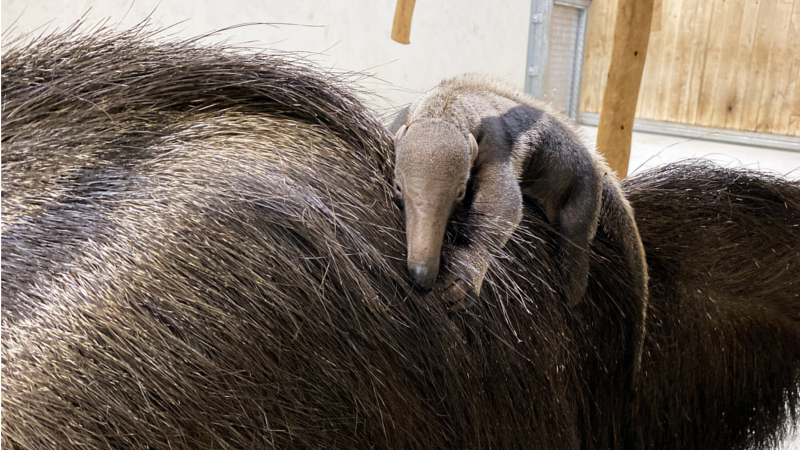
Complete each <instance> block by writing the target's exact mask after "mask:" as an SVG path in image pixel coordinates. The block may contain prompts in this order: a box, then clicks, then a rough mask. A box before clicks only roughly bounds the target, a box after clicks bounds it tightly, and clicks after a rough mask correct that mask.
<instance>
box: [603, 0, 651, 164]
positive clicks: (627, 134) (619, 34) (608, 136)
mask: <svg viewBox="0 0 800 450" xmlns="http://www.w3.org/2000/svg"><path fill="white" fill-rule="evenodd" d="M652 17H653V0H619V6H618V9H617V20H616V23H615V25H614V44H613V47H612V50H611V64H610V66H609V68H608V80H607V81H606V89H605V91H604V92H603V104H602V107H601V109H600V124H599V125H598V130H597V149H598V150H599V151H600V152H601V153H603V154H604V155H605V157H606V160H607V161H608V164H609V165H610V166H611V168H612V169H613V170H614V171H615V172H617V175H619V176H620V178H624V177H625V176H626V175H627V174H628V161H629V160H630V156H631V134H632V133H633V118H634V116H635V115H636V101H637V100H638V98H639V85H640V84H641V82H642V72H643V71H644V61H645V56H647V41H648V40H649V39H650V23H651V20H652Z"/></svg>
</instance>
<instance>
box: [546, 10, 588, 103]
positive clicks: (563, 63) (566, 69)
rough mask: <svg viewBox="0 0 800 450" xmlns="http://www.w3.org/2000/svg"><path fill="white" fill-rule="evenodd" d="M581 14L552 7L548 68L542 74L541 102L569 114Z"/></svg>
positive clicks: (576, 11) (577, 11)
mask: <svg viewBox="0 0 800 450" xmlns="http://www.w3.org/2000/svg"><path fill="white" fill-rule="evenodd" d="M581 13H582V11H581V10H579V9H578V8H573V7H571V6H563V5H558V4H556V5H553V12H552V16H551V19H550V30H549V31H550V32H549V36H548V41H549V46H548V47H549V48H548V51H547V65H546V67H545V70H544V73H543V74H542V94H541V95H542V99H543V100H545V101H548V102H552V103H553V105H555V106H556V107H558V108H559V109H561V110H563V111H565V112H570V110H571V102H572V101H573V92H572V91H573V87H574V86H575V84H576V83H575V77H576V76H577V73H576V72H577V71H576V70H575V63H576V57H577V56H578V52H577V50H578V44H579V42H578V40H579V31H580V24H581Z"/></svg>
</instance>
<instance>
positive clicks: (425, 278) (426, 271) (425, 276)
mask: <svg viewBox="0 0 800 450" xmlns="http://www.w3.org/2000/svg"><path fill="white" fill-rule="evenodd" d="M408 273H409V274H410V275H411V279H412V280H413V281H414V283H415V284H416V285H417V286H419V287H421V288H423V289H430V288H432V287H433V284H434V283H435V282H436V276H437V275H438V274H439V261H419V262H416V261H408Z"/></svg>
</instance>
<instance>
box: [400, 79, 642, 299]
mask: <svg viewBox="0 0 800 450" xmlns="http://www.w3.org/2000/svg"><path fill="white" fill-rule="evenodd" d="M389 130H390V131H391V132H392V133H394V135H395V146H396V156H395V158H396V164H395V172H394V185H395V191H396V195H397V196H398V198H400V199H401V200H402V201H403V203H404V206H405V216H406V239H407V242H408V254H407V263H408V270H409V273H410V275H411V278H412V279H413V280H414V282H415V283H416V284H417V285H419V286H421V287H423V288H431V287H432V286H433V285H434V282H435V280H436V277H437V275H438V272H439V262H440V252H441V248H442V240H443V237H444V234H445V227H446V224H447V220H448V217H449V216H450V214H451V212H452V210H453V207H454V206H455V205H456V204H457V203H459V202H461V201H462V200H464V198H465V196H466V193H467V182H468V181H470V179H471V181H472V186H473V191H474V193H473V196H472V201H471V212H473V213H474V214H473V215H472V217H473V218H474V220H475V225H476V228H477V229H478V230H486V231H485V232H484V234H487V235H488V239H486V240H484V241H481V240H480V239H473V240H472V242H470V243H469V244H467V245H464V246H461V247H460V248H459V249H458V251H457V252H456V253H455V255H454V257H453V258H452V259H453V261H452V262H453V265H454V267H453V271H454V272H455V273H457V274H458V276H457V277H455V278H454V279H453V280H450V281H449V282H446V283H447V284H449V287H448V291H449V292H448V295H446V296H445V298H447V299H450V300H456V299H458V298H460V297H461V296H462V295H463V294H464V293H466V292H467V291H468V290H472V291H473V292H474V293H475V294H476V296H477V295H478V294H479V293H480V288H481V284H482V282H483V278H484V276H485V275H486V271H487V269H488V268H489V263H490V257H489V253H488V251H487V247H488V246H491V245H492V244H494V245H499V246H503V245H505V243H506V242H507V241H508V239H509V237H510V236H511V234H512V233H513V232H514V230H515V229H516V228H517V226H518V225H519V223H520V220H521V218H522V202H523V195H525V196H528V197H530V198H532V199H534V200H536V201H537V202H539V203H540V204H541V206H542V207H543V209H544V211H545V213H546V215H547V218H548V220H549V221H550V223H551V224H553V225H554V226H555V227H556V229H557V230H558V231H559V232H560V235H561V239H560V245H559V247H560V258H559V260H560V261H559V262H560V265H561V268H562V272H563V276H564V278H565V281H566V282H565V295H566V297H567V298H568V299H569V300H570V301H573V302H574V301H577V300H580V298H581V297H582V296H583V294H584V292H585V290H586V283H587V279H588V276H589V253H588V248H589V245H590V244H591V242H592V239H593V238H594V236H595V232H596V231H597V227H598V223H599V222H602V223H603V226H604V227H606V228H607V229H608V230H609V231H610V232H611V235H612V236H613V237H614V238H615V239H616V240H617V243H618V244H619V245H620V247H621V250H622V252H623V254H624V256H625V259H626V261H627V263H628V265H629V267H630V269H631V271H632V272H631V273H633V274H636V275H635V279H632V280H631V283H633V285H635V292H636V294H637V295H638V296H639V297H640V301H641V302H642V305H644V304H646V296H647V270H646V263H645V260H644V251H643V249H642V243H641V239H640V238H639V233H638V231H637V229H636V223H635V221H634V218H633V213H632V210H631V208H630V205H629V204H628V202H627V200H626V199H625V198H624V196H623V195H622V194H621V192H620V188H619V185H618V183H617V180H616V178H615V177H614V175H613V174H612V173H611V171H610V170H609V168H608V166H607V165H606V164H605V161H604V160H603V159H602V157H601V156H599V155H598V154H597V153H596V152H594V151H592V150H591V149H590V148H589V147H588V146H586V145H585V144H584V143H583V142H582V141H581V139H580V137H579V135H578V134H577V133H576V131H575V129H574V128H573V126H572V125H571V124H570V123H569V120H568V119H566V118H565V117H562V116H561V115H560V114H558V113H556V112H555V111H553V110H552V109H551V108H549V107H548V106H547V105H544V104H542V103H540V102H537V101H536V100H534V99H533V98H531V97H529V96H527V95H525V94H524V93H521V92H517V91H515V90H513V89H511V88H509V87H507V86H504V85H503V84H501V83H499V82H497V81H494V80H491V79H488V78H485V77H481V76H478V75H471V74H468V75H462V76H459V77H456V78H454V79H451V80H447V81H444V82H442V83H441V84H440V85H438V86H437V87H435V88H433V89H431V90H430V91H428V92H426V93H425V94H423V95H422V96H421V97H420V98H418V99H417V100H416V101H414V102H413V103H412V104H411V105H410V106H409V107H408V108H407V109H406V110H404V111H402V112H401V114H400V115H399V116H398V117H397V118H396V119H395V121H394V122H393V123H392V125H391V126H390V127H389ZM487 241H488V242H491V243H488V242H487ZM487 244H488V245H487ZM450 283H452V284H450ZM642 311H644V308H643V309H642Z"/></svg>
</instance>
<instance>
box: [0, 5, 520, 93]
mask: <svg viewBox="0 0 800 450" xmlns="http://www.w3.org/2000/svg"><path fill="white" fill-rule="evenodd" d="M530 7H531V2H530V0H492V1H482V0H419V1H418V2H417V4H416V8H415V11H414V21H413V24H412V28H411V44H410V45H401V44H398V43H396V42H394V41H392V40H391V39H390V38H389V36H390V34H391V27H392V20H393V17H394V8H395V0H338V1H323V0H316V1H315V0H238V1H213V0H195V1H193V2H192V1H186V0H135V1H134V0H116V1H115V0H33V1H31V0H28V1H26V0H2V31H3V33H5V32H6V30H8V29H9V28H10V27H11V25H12V23H14V22H15V21H16V24H15V28H16V30H12V31H13V32H15V33H19V32H26V31H30V30H34V29H36V28H37V27H41V26H43V25H45V24H48V23H49V25H48V27H49V29H53V28H55V27H60V28H63V27H65V26H67V25H69V24H71V23H73V22H75V21H76V20H78V19H79V18H80V17H81V16H82V15H83V14H84V13H86V11H88V10H89V9H90V8H91V11H89V13H88V17H89V22H90V23H96V22H98V21H99V20H101V19H104V18H107V17H110V18H111V19H112V20H111V22H112V23H120V26H121V28H128V27H131V26H132V25H135V24H136V23H138V22H140V21H141V20H143V19H144V18H145V17H146V16H148V15H149V14H150V13H153V19H154V20H153V21H154V23H155V24H156V25H160V26H167V25H172V24H175V23H177V22H180V21H184V20H186V22H184V23H182V24H180V25H178V26H177V28H175V29H174V30H175V31H176V32H177V34H178V36H179V37H193V36H196V35H200V34H203V33H207V32H209V31H212V30H217V29H220V28H224V27H228V26H232V25H237V24H241V23H248V22H273V23H275V22H281V23H292V24H303V25H316V26H317V27H305V26H294V25H280V26H278V27H277V28H276V27H270V26H265V25H256V26H249V27H245V28H239V29H236V30H232V31H227V32H224V33H223V34H222V35H221V36H218V37H215V38H213V39H215V40H219V39H221V38H223V37H225V38H229V39H230V42H232V43H247V42H249V41H250V42H251V43H250V44H249V45H258V46H261V47H268V48H273V49H278V50H292V51H303V52H316V53H319V52H324V55H317V56H314V57H313V59H314V61H316V62H317V63H318V64H319V65H320V66H322V67H326V68H327V67H335V68H338V69H344V70H351V71H367V72H369V73H373V74H374V75H375V76H376V77H377V78H378V79H379V80H382V81H379V80H372V81H369V80H366V81H365V82H364V85H365V86H366V87H367V88H369V89H371V90H374V91H377V93H378V94H380V95H382V96H384V97H386V98H387V99H388V100H389V102H390V103H391V104H393V105H394V106H402V105H403V104H406V103H409V102H410V101H411V100H413V99H414V98H415V97H416V96H417V95H419V93H420V92H422V91H425V90H427V89H429V88H431V87H433V86H434V85H436V84H437V83H438V82H439V81H441V80H442V79H443V78H446V77H450V76H453V75H457V74H459V73H463V72H468V71H476V72H482V73H487V74H489V75H492V76H494V77H497V78H500V79H503V80H505V81H506V82H508V83H510V84H511V85H512V86H515V87H518V88H520V89H522V88H523V87H524V84H525V62H526V57H527V45H528V26H529V21H528V16H529V15H530ZM187 19H188V20H187ZM12 34H13V33H12ZM6 38H7V37H6ZM4 40H5V39H4ZM379 103H380V102H379ZM377 106H381V107H383V106H386V104H385V103H384V104H380V105H377Z"/></svg>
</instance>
